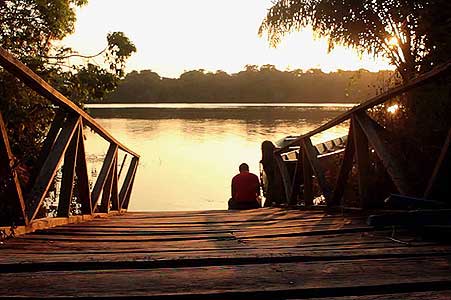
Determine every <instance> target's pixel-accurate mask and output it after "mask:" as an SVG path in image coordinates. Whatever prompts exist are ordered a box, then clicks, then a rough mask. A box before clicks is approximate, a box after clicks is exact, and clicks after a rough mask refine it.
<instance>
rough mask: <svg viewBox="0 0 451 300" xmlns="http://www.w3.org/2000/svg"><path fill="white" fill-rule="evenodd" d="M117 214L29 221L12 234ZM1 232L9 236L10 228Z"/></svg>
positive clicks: (17, 234)
mask: <svg viewBox="0 0 451 300" xmlns="http://www.w3.org/2000/svg"><path fill="white" fill-rule="evenodd" d="M116 214H118V213H117V212H110V213H109V214H92V215H76V216H70V217H69V218H44V219H37V220H33V221H31V222H30V223H29V224H28V225H25V226H17V227H16V228H15V229H14V234H15V235H16V236H19V235H23V234H27V233H31V232H34V231H36V230H41V229H47V228H51V227H55V226H61V225H66V224H74V223H80V222H86V221H90V220H92V219H94V218H106V217H109V216H112V215H116ZM0 230H1V231H4V232H5V234H7V235H9V234H11V228H10V227H0Z"/></svg>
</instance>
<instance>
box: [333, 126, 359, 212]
mask: <svg viewBox="0 0 451 300" xmlns="http://www.w3.org/2000/svg"><path fill="white" fill-rule="evenodd" d="M352 127H353V124H352V121H351V124H350V126H349V131H348V139H347V141H346V148H345V152H344V156H343V161H342V163H341V166H340V171H339V172H338V177H337V181H336V182H335V187H334V191H333V193H332V197H331V200H330V203H328V205H329V206H335V205H342V204H343V202H342V198H343V195H344V192H345V188H346V184H347V181H348V177H349V173H350V172H351V170H352V166H353V162H354V153H355V146H354V136H353V132H352Z"/></svg>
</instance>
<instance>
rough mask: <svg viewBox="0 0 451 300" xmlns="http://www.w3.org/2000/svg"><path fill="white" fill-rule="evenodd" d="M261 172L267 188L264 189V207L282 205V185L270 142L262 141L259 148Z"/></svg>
mask: <svg viewBox="0 0 451 300" xmlns="http://www.w3.org/2000/svg"><path fill="white" fill-rule="evenodd" d="M261 149H262V160H261V163H262V165H263V171H264V172H265V174H266V179H267V186H266V187H265V189H266V193H265V197H266V201H265V207H268V206H272V205H277V204H281V203H282V199H281V195H283V193H284V190H283V183H282V179H281V178H280V174H279V172H277V170H278V168H277V163H276V159H275V158H276V155H277V154H275V153H274V151H275V150H276V147H275V146H274V144H273V143H272V142H271V141H264V142H263V143H262V146H261Z"/></svg>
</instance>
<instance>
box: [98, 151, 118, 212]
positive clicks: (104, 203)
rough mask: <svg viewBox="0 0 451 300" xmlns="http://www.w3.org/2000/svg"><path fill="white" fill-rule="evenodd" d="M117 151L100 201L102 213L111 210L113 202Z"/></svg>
mask: <svg viewBox="0 0 451 300" xmlns="http://www.w3.org/2000/svg"><path fill="white" fill-rule="evenodd" d="M116 159H117V152H116V154H115V155H114V157H113V162H112V166H111V168H110V171H109V173H108V176H107V179H106V182H105V185H104V187H103V192H102V200H101V202H100V206H99V212H101V213H107V212H109V211H110V204H111V198H112V193H111V192H112V190H113V176H114V173H115V172H116V171H115V169H116V165H117V161H116Z"/></svg>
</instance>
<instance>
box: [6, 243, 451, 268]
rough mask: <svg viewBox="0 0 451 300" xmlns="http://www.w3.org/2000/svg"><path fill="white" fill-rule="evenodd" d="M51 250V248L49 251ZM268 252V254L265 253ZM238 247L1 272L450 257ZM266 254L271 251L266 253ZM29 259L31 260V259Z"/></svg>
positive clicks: (85, 256) (79, 256)
mask: <svg viewBox="0 0 451 300" xmlns="http://www.w3.org/2000/svg"><path fill="white" fill-rule="evenodd" d="M44 249H45V248H44ZM45 250H46V251H48V250H47V249H45ZM265 250H266V251H265ZM267 250H268V248H266V249H248V248H242V249H239V248H236V249H235V250H229V249H224V250H222V251H220V250H218V249H216V250H215V249H212V250H211V251H201V252H198V251H197V250H194V251H193V250H191V251H181V252H154V251H152V252H149V251H143V252H141V253H139V252H126V251H125V252H124V251H122V252H120V251H117V252H111V253H110V252H109V251H108V252H105V251H104V252H98V253H95V252H85V253H83V252H81V251H78V252H77V251H75V252H66V253H60V254H51V255H43V254H40V255H35V256H34V257H30V254H25V255H20V254H19V255H17V256H13V255H10V256H11V257H8V258H10V259H9V260H5V259H4V258H1V259H0V274H1V273H25V272H48V271H60V270H64V271H77V270H86V271H93V270H121V269H156V268H187V267H207V266H231V265H232V266H233V265H240V266H245V265H251V264H279V263H295V262H325V261H343V262H348V261H357V262H358V261H359V260H372V259H393V258H399V259H401V258H420V257H421V258H424V257H430V258H435V257H443V256H450V255H451V251H450V249H449V248H448V249H444V248H440V249H432V248H431V247H429V248H428V247H423V248H419V249H417V251H415V250H416V249H413V248H408V249H406V247H404V246H401V245H398V246H395V247H382V246H381V247H379V248H371V249H364V248H362V249H359V248H346V247H345V248H338V249H336V248H324V249H306V250H304V249H301V248H287V249H274V252H271V251H267ZM265 252H267V253H266V254H265ZM27 257H28V259H27Z"/></svg>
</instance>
